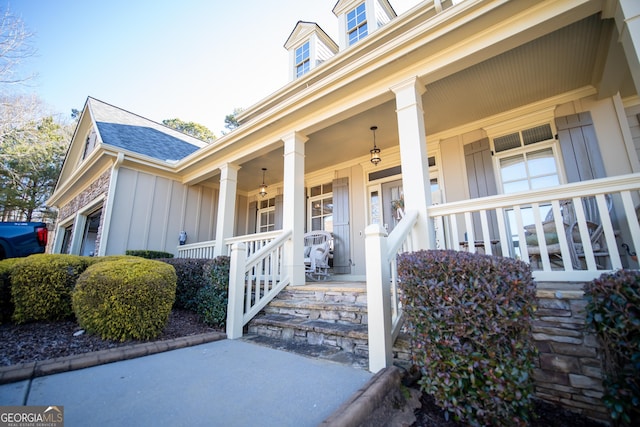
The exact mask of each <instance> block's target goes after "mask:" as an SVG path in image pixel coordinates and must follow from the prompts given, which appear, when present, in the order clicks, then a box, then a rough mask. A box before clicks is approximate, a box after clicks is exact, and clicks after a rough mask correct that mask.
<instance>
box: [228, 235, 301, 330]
mask: <svg viewBox="0 0 640 427" xmlns="http://www.w3.org/2000/svg"><path fill="white" fill-rule="evenodd" d="M292 235H293V231H292V230H287V231H281V232H279V233H278V236H277V237H275V238H274V239H273V240H271V241H270V242H269V243H267V244H266V245H264V246H263V247H261V248H260V249H259V250H257V251H256V252H254V253H252V254H251V255H250V256H248V257H247V247H246V244H245V242H242V241H237V242H235V243H234V244H233V245H232V247H231V262H230V266H229V303H228V306H227V337H228V338H230V339H235V338H240V337H242V328H243V327H244V325H246V324H247V323H249V321H250V320H251V319H252V318H253V317H254V316H255V315H256V314H258V313H259V312H260V310H262V309H263V308H264V307H265V306H266V305H267V304H268V303H269V302H271V300H273V298H275V296H276V295H278V293H279V292H280V291H281V290H282V289H284V288H285V287H286V286H287V285H288V284H289V283H290V282H291V279H290V275H289V271H288V270H287V269H286V268H285V267H284V266H285V256H286V254H285V247H286V243H287V242H288V241H289V240H291V236H292Z"/></svg>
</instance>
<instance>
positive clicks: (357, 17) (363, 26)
mask: <svg viewBox="0 0 640 427" xmlns="http://www.w3.org/2000/svg"><path fill="white" fill-rule="evenodd" d="M368 32H369V31H368V24H367V12H366V8H365V4H364V3H362V4H360V5H359V6H357V7H356V8H355V9H353V10H352V11H350V12H348V13H347V40H348V41H349V46H351V45H352V44H354V43H355V42H357V41H358V40H362V39H363V38H364V37H366V36H367V34H368Z"/></svg>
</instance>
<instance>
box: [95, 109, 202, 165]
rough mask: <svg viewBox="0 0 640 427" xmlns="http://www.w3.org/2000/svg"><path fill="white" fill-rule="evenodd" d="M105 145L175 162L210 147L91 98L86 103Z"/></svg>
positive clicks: (195, 139) (190, 137)
mask: <svg viewBox="0 0 640 427" xmlns="http://www.w3.org/2000/svg"><path fill="white" fill-rule="evenodd" d="M87 103H88V105H89V109H90V111H91V114H92V117H93V119H94V120H95V122H96V125H97V127H98V134H99V135H100V138H101V140H102V143H103V144H108V145H112V146H114V147H118V148H122V149H125V150H128V151H133V152H135V153H139V154H142V155H145V156H149V157H153V158H155V159H159V160H162V161H166V162H169V163H174V162H176V161H178V160H180V159H182V158H184V157H186V156H188V155H189V154H191V153H193V152H195V151H197V150H198V149H200V148H201V147H204V146H205V145H207V143H206V142H204V141H201V140H199V139H197V138H194V137H192V136H189V135H186V134H183V133H181V132H178V131H176V130H174V129H171V128H169V127H166V126H164V125H161V124H159V123H156V122H154V121H152V120H149V119H145V118H144V117H141V116H138V115H136V114H133V113H130V112H128V111H126V110H122V109H120V108H118V107H114V106H113V105H110V104H107V103H104V102H102V101H98V100H97V99H94V98H89V99H88V101H87Z"/></svg>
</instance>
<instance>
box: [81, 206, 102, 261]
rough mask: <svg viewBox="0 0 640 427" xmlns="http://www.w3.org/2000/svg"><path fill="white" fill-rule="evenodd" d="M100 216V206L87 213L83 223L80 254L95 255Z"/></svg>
mask: <svg viewBox="0 0 640 427" xmlns="http://www.w3.org/2000/svg"><path fill="white" fill-rule="evenodd" d="M101 217H102V208H100V209H98V210H97V211H94V212H93V213H91V214H89V215H87V218H86V222H85V225H84V233H83V236H82V246H81V248H80V255H82V256H96V255H97V249H98V248H97V243H98V230H99V228H100V219H101Z"/></svg>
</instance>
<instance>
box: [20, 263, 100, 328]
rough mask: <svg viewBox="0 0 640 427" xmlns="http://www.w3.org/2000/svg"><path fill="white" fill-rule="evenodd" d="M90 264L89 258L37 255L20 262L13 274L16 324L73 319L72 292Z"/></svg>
mask: <svg viewBox="0 0 640 427" xmlns="http://www.w3.org/2000/svg"><path fill="white" fill-rule="evenodd" d="M89 263H90V258H89V257H81V256H76V255H64V254H36V255H31V256H29V257H27V258H23V259H22V260H21V261H20V262H17V263H16V264H15V265H14V266H13V269H12V271H11V297H12V299H13V304H14V312H13V320H14V322H16V323H24V322H29V321H38V320H60V319H65V318H69V317H72V316H73V309H72V307H71V291H72V290H73V287H74V286H75V283H76V279H77V278H78V277H79V276H80V274H81V273H82V272H83V271H84V270H85V269H86V268H87V267H88V265H89Z"/></svg>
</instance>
